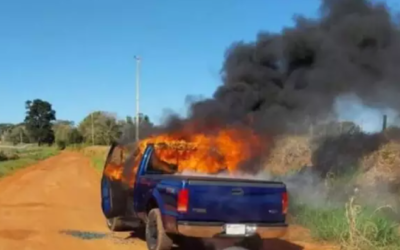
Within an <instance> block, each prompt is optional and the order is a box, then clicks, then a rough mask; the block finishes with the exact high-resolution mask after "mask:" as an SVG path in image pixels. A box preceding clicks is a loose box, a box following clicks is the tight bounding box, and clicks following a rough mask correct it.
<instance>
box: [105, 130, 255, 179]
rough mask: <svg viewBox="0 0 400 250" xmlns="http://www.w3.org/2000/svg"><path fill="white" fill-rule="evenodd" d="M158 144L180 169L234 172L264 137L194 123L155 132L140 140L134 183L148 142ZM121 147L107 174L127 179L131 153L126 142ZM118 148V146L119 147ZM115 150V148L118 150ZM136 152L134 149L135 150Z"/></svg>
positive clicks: (158, 149)
mask: <svg viewBox="0 0 400 250" xmlns="http://www.w3.org/2000/svg"><path fill="white" fill-rule="evenodd" d="M149 143H152V144H154V145H155V153H156V155H157V156H158V158H160V159H161V160H162V161H164V162H166V163H169V164H173V165H177V167H178V172H182V171H184V170H189V171H193V172H199V173H209V174H215V173H218V172H220V171H228V172H229V173H233V172H235V171H236V170H238V167H239V166H240V164H241V163H243V162H244V161H246V160H248V159H251V158H252V157H254V156H256V155H258V154H259V153H260V152H261V148H262V147H261V141H260V138H259V137H258V136H256V135H255V134H254V133H253V131H252V130H251V129H248V128H240V129H239V128H226V129H219V130H217V131H215V132H213V133H207V134H206V133H198V132H197V133H196V132H192V131H191V129H190V127H188V128H184V129H183V131H181V132H173V133H168V134H161V135H156V136H151V137H149V138H147V139H144V140H142V141H140V143H139V149H138V152H137V153H138V154H137V155H136V157H135V159H134V161H133V162H132V164H133V169H134V172H133V173H132V176H131V177H129V179H130V180H129V181H128V183H130V184H133V182H134V178H133V177H134V176H135V175H136V171H137V168H138V165H139V161H140V158H141V156H142V154H143V153H144V150H145V148H146V146H147V145H148V144H149ZM117 148H118V150H120V151H121V155H119V154H118V152H117V153H115V152H114V153H113V155H117V156H119V159H121V160H120V161H114V162H117V163H116V164H113V160H112V159H111V161H110V162H109V163H108V164H107V166H106V168H105V171H104V173H105V175H107V176H109V177H110V178H111V179H114V180H123V181H127V180H124V178H123V174H122V172H123V163H124V162H125V160H126V158H127V157H129V155H127V154H126V153H125V154H124V152H126V151H127V152H129V150H126V148H123V146H122V145H119V146H117ZM117 148H116V149H115V150H117ZM115 150H114V151H115ZM131 152H132V150H131Z"/></svg>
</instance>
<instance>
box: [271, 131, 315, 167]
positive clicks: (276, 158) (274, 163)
mask: <svg viewBox="0 0 400 250" xmlns="http://www.w3.org/2000/svg"><path fill="white" fill-rule="evenodd" d="M311 156H312V148H311V139H310V138H309V137H306V136H282V137H280V138H278V139H277V140H276V142H275V145H274V147H273V149H272V151H271V152H270V155H269V156H268V159H267V161H266V162H265V165H266V168H267V169H268V170H269V171H271V172H272V173H275V174H285V173H287V172H289V171H293V170H299V169H301V168H302V167H303V166H311Z"/></svg>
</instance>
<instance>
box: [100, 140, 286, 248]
mask: <svg viewBox="0 0 400 250" xmlns="http://www.w3.org/2000/svg"><path fill="white" fill-rule="evenodd" d="M139 153H140V152H139V149H138V148H136V149H135V148H134V147H129V146H125V145H120V144H116V143H115V144H113V145H112V146H111V149H110V151H109V153H108V157H107V160H106V163H105V168H104V172H103V176H102V180H101V207H102V210H103V213H104V215H105V217H106V221H107V226H108V227H109V229H110V230H112V231H129V230H131V231H134V230H137V229H140V228H143V229H145V238H146V242H147V245H148V249H149V250H169V249H171V248H172V247H173V245H174V244H179V241H180V240H181V239H182V238H198V239H207V238H234V239H245V238H247V237H251V236H255V235H256V236H258V237H259V238H261V239H270V238H281V237H282V236H284V235H285V233H286V231H287V224H286V213H287V209H288V195H287V192H286V186H285V184H284V183H282V182H274V181H260V180H247V179H236V178H235V179H234V178H221V177H212V176H210V177H209V176H185V175H182V174H177V173H176V171H177V169H178V168H177V166H175V165H172V164H168V163H166V162H163V161H162V160H161V159H160V157H158V156H157V153H156V150H155V147H154V145H151V144H150V145H147V147H146V149H145V151H144V153H143V154H141V155H140V157H137V156H138V154H139ZM138 158H139V159H140V160H137V159H138ZM116 166H117V167H116ZM109 167H110V168H114V171H115V168H119V170H118V169H117V172H118V171H119V173H120V175H122V176H124V178H123V179H124V180H125V181H121V178H120V177H121V176H120V177H119V178H115V177H113V176H110V175H108V174H105V173H108V172H107V168H109Z"/></svg>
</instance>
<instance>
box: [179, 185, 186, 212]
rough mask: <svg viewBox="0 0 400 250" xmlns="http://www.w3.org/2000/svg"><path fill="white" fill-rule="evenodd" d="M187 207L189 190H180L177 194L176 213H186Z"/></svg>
mask: <svg viewBox="0 0 400 250" xmlns="http://www.w3.org/2000/svg"><path fill="white" fill-rule="evenodd" d="M188 206H189V190H187V189H182V190H181V191H179V193H178V208H177V209H178V212H181V213H186V212H187V211H188Z"/></svg>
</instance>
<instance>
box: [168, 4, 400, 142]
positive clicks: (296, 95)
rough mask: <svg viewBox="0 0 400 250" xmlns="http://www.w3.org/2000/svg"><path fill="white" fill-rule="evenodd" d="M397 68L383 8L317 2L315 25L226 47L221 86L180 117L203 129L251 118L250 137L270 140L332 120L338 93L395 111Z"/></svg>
mask: <svg viewBox="0 0 400 250" xmlns="http://www.w3.org/2000/svg"><path fill="white" fill-rule="evenodd" d="M261 25H262V24H261ZM399 69H400V31H399V25H398V23H397V22H395V20H393V19H392V16H391V14H390V10H389V9H388V8H387V6H385V5H384V4H383V3H372V2H371V1H367V0H324V1H322V5H321V7H320V17H319V18H318V19H309V18H306V17H302V16H297V17H296V18H295V25H294V27H291V28H285V29H283V31H282V32H281V33H280V34H273V33H269V32H260V33H259V34H258V35H257V39H256V40H255V41H254V42H250V43H245V42H240V41H239V42H235V43H233V44H232V45H231V46H230V47H229V48H228V49H227V51H226V54H225V61H224V64H223V68H222V79H223V84H222V86H220V87H219V88H218V89H217V90H216V91H215V93H214V96H213V97H212V98H210V99H207V100H202V101H197V102H194V103H192V105H191V107H190V112H189V117H188V118H187V119H189V120H197V121H201V122H202V123H203V124H202V125H208V124H207V123H209V122H212V123H214V122H215V121H218V123H219V124H221V122H222V124H223V125H226V124H232V123H236V122H244V121H246V122H248V121H250V120H251V121H252V122H251V124H252V125H253V126H254V128H255V129H256V130H257V131H260V132H263V133H264V132H269V133H272V134H274V135H276V134H280V133H290V132H293V131H296V132H299V130H302V129H304V128H305V127H306V126H308V125H309V124H310V123H313V122H316V121H318V120H321V119H327V118H332V116H334V115H335V114H334V112H333V105H334V102H335V99H336V98H337V97H339V96H341V95H343V94H348V93H351V94H355V95H357V96H358V97H359V98H361V100H362V101H363V102H364V104H365V105H371V106H377V107H385V108H393V109H396V110H399V109H400V99H399V98H398V97H397V95H398V93H400V84H399V80H400V70H399ZM187 119H179V118H176V117H171V119H170V120H169V122H168V123H167V124H166V126H165V127H166V128H167V129H174V128H179V125H181V124H182V122H186V121H187ZM303 124H304V125H305V126H303ZM199 128H203V127H202V126H201V125H200V127H199Z"/></svg>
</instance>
